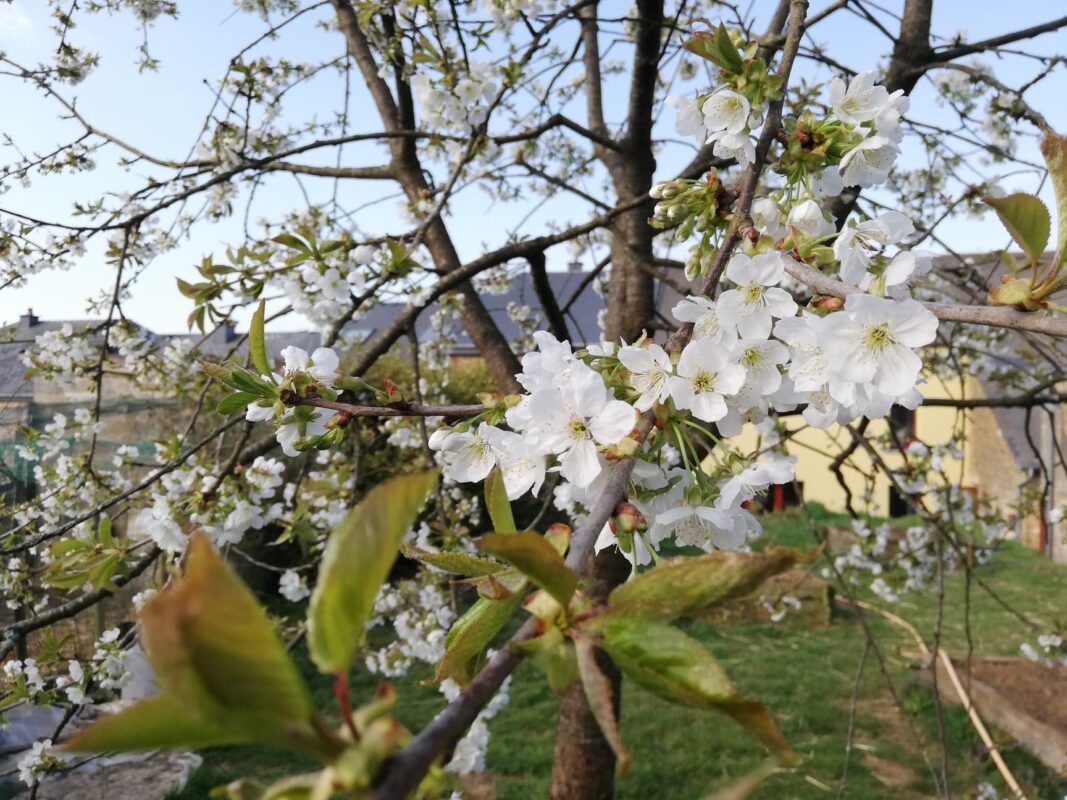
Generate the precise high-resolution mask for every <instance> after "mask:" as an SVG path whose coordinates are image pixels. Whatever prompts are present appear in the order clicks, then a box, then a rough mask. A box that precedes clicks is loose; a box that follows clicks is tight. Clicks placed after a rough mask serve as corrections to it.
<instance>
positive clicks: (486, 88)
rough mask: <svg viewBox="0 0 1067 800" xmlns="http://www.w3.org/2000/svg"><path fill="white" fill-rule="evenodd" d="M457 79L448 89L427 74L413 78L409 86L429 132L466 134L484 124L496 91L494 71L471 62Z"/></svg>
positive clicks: (488, 66)
mask: <svg viewBox="0 0 1067 800" xmlns="http://www.w3.org/2000/svg"><path fill="white" fill-rule="evenodd" d="M457 77H458V80H456V81H455V82H454V84H453V85H451V86H447V85H446V84H445V82H444V81H438V80H435V79H434V78H433V77H431V76H430V75H429V74H428V73H426V72H419V73H416V74H415V75H413V76H412V78H411V86H412V88H413V89H414V90H415V95H416V97H417V99H418V102H419V108H420V109H421V111H422V114H423V117H424V119H425V120H426V124H427V125H428V126H429V127H430V128H433V129H438V130H443V131H450V132H454V133H459V134H465V133H468V132H469V131H470V130H471V129H472V128H475V127H477V126H478V125H481V124H482V123H483V122H485V119H486V116H487V115H488V113H489V104H490V103H491V102H493V100H494V99H495V97H496V94H497V92H498V91H499V88H498V80H499V74H498V70H497V68H496V67H495V66H494V65H493V64H490V63H479V62H477V61H472V62H471V63H470V68H469V69H468V70H466V71H465V72H464V73H462V74H461V75H459V76H457Z"/></svg>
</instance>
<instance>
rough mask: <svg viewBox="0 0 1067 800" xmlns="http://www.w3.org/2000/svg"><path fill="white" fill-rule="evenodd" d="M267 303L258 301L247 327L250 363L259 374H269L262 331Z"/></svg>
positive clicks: (265, 343)
mask: <svg viewBox="0 0 1067 800" xmlns="http://www.w3.org/2000/svg"><path fill="white" fill-rule="evenodd" d="M266 309H267V304H266V303H265V302H264V301H263V300H260V301H259V307H258V308H256V310H255V313H253V314H252V324H251V325H249V327H248V352H249V354H250V355H251V356H252V364H253V365H255V368H256V369H257V370H259V374H260V375H270V361H268V360H267V338H266V334H265V333H264V331H263V324H264V317H265V315H266Z"/></svg>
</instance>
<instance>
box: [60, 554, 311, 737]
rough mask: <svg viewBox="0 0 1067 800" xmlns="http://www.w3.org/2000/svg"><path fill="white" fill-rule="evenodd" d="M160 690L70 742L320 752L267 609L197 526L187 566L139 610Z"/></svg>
mask: <svg viewBox="0 0 1067 800" xmlns="http://www.w3.org/2000/svg"><path fill="white" fill-rule="evenodd" d="M141 624H142V639H143V642H144V645H145V650H146V653H147V656H148V659H149V661H150V662H151V664H152V666H153V668H154V669H155V672H156V676H157V682H158V683H159V685H160V688H161V693H160V694H159V695H156V696H154V697H152V698H149V699H148V700H144V701H142V702H141V703H138V704H136V705H134V706H132V707H130V708H128V709H126V710H124V711H122V712H120V713H118V714H116V715H114V716H111V717H104V718H102V719H100V720H99V721H98V722H96V723H95V724H93V725H92V726H90V727H89V728H87V729H86V730H85V731H84V732H83V733H81V734H79V735H78V736H77V737H76V738H75V739H74V741H73V742H72V743H71V745H70V747H71V748H72V749H77V750H94V751H113V750H115V751H119V750H148V749H153V748H157V747H176V746H183V747H202V746H206V745H211V744H225V743H235V742H262V743H266V744H273V745H276V746H289V747H294V746H295V747H299V748H301V749H304V750H306V751H308V752H311V753H314V754H316V755H319V756H322V757H325V756H326V751H328V750H329V746H328V745H327V744H324V743H323V741H321V740H320V738H319V737H318V735H317V734H316V733H315V731H314V730H313V729H312V727H311V719H312V717H313V715H314V707H313V705H312V702H311V697H310V694H309V693H308V690H307V686H306V685H305V684H304V681H303V679H302V678H301V676H300V673H299V671H298V670H297V668H296V665H295V664H294V663H293V661H292V660H291V659H290V658H289V654H288V652H287V651H286V649H285V647H284V646H283V645H282V643H281V641H280V639H279V638H278V636H277V634H276V632H275V631H274V628H273V627H272V626H271V624H270V621H269V620H268V619H267V615H266V612H265V611H264V609H263V608H262V606H260V605H259V603H257V602H256V599H255V598H254V597H253V596H252V594H251V592H250V591H249V590H248V588H247V587H246V586H245V585H244V584H243V583H241V581H240V580H239V579H238V578H237V576H236V575H235V574H234V573H233V571H232V570H231V569H230V567H229V566H228V565H227V564H226V562H225V561H223V560H222V558H221V557H220V556H219V555H218V553H216V552H215V550H214V549H213V548H212V547H211V544H210V543H209V542H208V540H207V538H206V537H204V536H202V535H197V536H194V537H193V538H192V539H191V540H190V543H189V549H188V552H187V560H186V570H185V574H184V575H183V576H182V577H181V578H180V579H177V580H175V581H174V582H172V583H171V585H170V586H168V587H167V588H166V589H165V590H163V591H162V592H160V593H159V594H158V595H157V596H156V597H154V598H153V599H152V600H151V601H149V603H148V604H147V605H146V606H145V608H144V610H143V611H142V612H141Z"/></svg>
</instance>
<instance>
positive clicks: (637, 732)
mask: <svg viewBox="0 0 1067 800" xmlns="http://www.w3.org/2000/svg"><path fill="white" fill-rule="evenodd" d="M815 517H816V520H817V524H819V525H826V524H832V523H835V522H840V521H842V520H841V518H835V517H833V516H831V515H827V514H825V513H820V511H819V510H818V509H816V510H815ZM765 523H766V527H767V531H768V536H767V540H768V541H774V542H777V543H781V544H788V545H792V546H798V547H808V546H810V545H811V544H812V543H813V539H812V535H811V530H810V527H809V522H808V517H807V516H806V515H804V514H801V513H798V512H793V513H787V514H779V515H776V516H773V517H768V518H766V520H765ZM819 566H820V565H819V564H817V565H816V567H815V568H816V569H818V568H819ZM980 577H981V578H982V579H983V580H984V581H985V582H986V583H987V584H988V585H989V586H990V587H991V588H993V589H994V590H995V591H996V592H997V593H998V594H999V595H1000V597H1001V598H1002V600H1004V601H1005V602H1006V603H1007V604H1008V605H1010V606H1012V607H1014V608H1016V609H1018V610H1021V611H1023V612H1024V613H1025V614H1026V615H1027V616H1028V617H1030V618H1031V619H1033V620H1034V621H1035V622H1037V623H1038V624H1040V625H1041V626H1043V627H1044V628H1045V629H1046V630H1050V629H1053V628H1056V627H1058V625H1057V623H1059V622H1061V621H1062V616H1063V614H1064V611H1063V609H1067V568H1064V567H1059V566H1055V565H1052V564H1049V563H1048V562H1046V561H1045V560H1044V559H1043V558H1042V557H1041V556H1040V555H1039V554H1038V553H1036V552H1034V551H1030V550H1027V549H1024V548H1022V547H1021V546H1018V545H1015V544H1010V543H1009V544H1006V545H1004V546H1003V548H1002V549H1001V551H1000V552H998V553H997V555H996V556H995V559H994V562H993V563H992V564H991V565H990V566H988V567H985V568H983V570H982V571H981V573H980ZM965 595H966V587H965V581H964V579H963V576H962V575H952V576H950V577H949V578H948V579H947V580H946V591H945V598H944V623H943V639H942V641H943V642H944V646H945V647H946V648H947V649H948V650H949V651H950V652H952V653H953V654H957V653H960V654H962V653H965V652H966V649H967V646H968V645H967V641H968V635H969V638H970V641H971V642H972V643H973V647H974V652H975V653H976V654H979V655H1015V654H1017V653H1018V647H1019V644H1020V643H1021V642H1023V641H1028V640H1033V639H1034V638H1035V636H1036V634H1032V633H1030V632H1029V631H1028V630H1027V629H1026V628H1025V627H1024V626H1023V625H1022V624H1021V623H1020V621H1019V620H1018V619H1017V618H1016V617H1015V616H1014V615H1013V614H1012V613H1011V612H1010V611H1008V610H1006V609H1005V608H1004V607H1003V606H1002V605H1001V604H1000V603H998V602H997V601H995V600H994V599H992V598H991V597H990V596H989V595H988V594H987V593H986V592H985V591H983V590H982V589H980V588H979V587H978V586H976V585H972V586H971V591H970V600H969V608H970V613H969V618H970V630H969V632H968V627H967V625H966V624H965V616H966V615H965V613H964V612H965V608H967V606H968V601H967V599H966V596H965ZM858 596H859V597H861V598H863V599H867V600H871V599H872V598H871V597H870V596H869V595H866V594H864V593H863V592H859V593H858ZM892 610H893V611H894V612H895V613H897V614H899V615H901V616H903V617H905V618H906V619H908V620H909V621H910V622H911V623H912V624H914V625H916V626H917V627H918V628H919V630H920V631H921V632H922V633H923V635H924V636H925V637H927V639H928V641H929V640H930V637H931V634H932V631H933V626H934V623H935V617H936V599H935V596H934V595H933V594H932V593H918V594H911V595H905V596H904V597H903V598H902V600H901V602H900V603H899V604H897V605H896V606H894V607H893V608H892ZM868 619H869V624H870V625H871V627H872V629H873V630H874V631H875V632H876V634H877V638H878V642H879V649H880V651H881V653H882V655H883V656H884V659H885V665H886V669H887V671H888V672H889V674H890V676H891V677H892V679H893V682H894V684H895V687H896V690H897V692H898V696H899V697H900V698H901V701H902V704H903V706H904V712H903V713H901V712H899V711H898V710H897V708H896V706H895V704H894V703H893V702H892V699H891V696H890V694H889V693H888V691H887V689H886V681H885V678H884V677H883V675H882V673H881V670H880V666H879V661H878V659H877V658H876V656H875V654H874V652H873V651H872V652H871V653H870V654H869V655H868V658H867V661H866V669H865V671H864V675H863V679H862V680H861V681H860V684H859V691H858V703H857V708H856V714H855V722H854V736H853V739H854V741H855V742H856V743H857V746H856V747H855V748H854V749H853V752H852V756H851V763H850V766H849V771H848V780H847V784H846V789H845V792H844V796H845V797H850V798H864V799H868V798H869V799H870V800H879V799H881V798H886V799H887V800H888V799H889V798H920V797H930V796H933V794H934V791H933V787H934V784H933V780H932V777H931V772H930V769H931V767H930V765H932V766H933V768H935V769H940V761H941V750H940V746H939V744H938V738H937V732H936V731H937V728H936V723H935V706H934V702H933V697H932V691H931V690H930V688H929V687H928V686H927V685H926V684H925V683H924V682H922V681H921V680H919V675H918V672H917V670H916V668H915V663H914V651H915V647H914V644H913V642H912V641H911V640H910V638H909V637H908V636H907V634H905V633H903V632H902V631H901V630H899V629H898V628H896V627H894V626H892V625H890V624H888V623H887V622H885V621H883V620H882V619H881V618H880V617H877V616H869V617H868ZM687 630H688V631H689V632H690V633H691V634H692V635H694V636H696V637H698V638H699V639H701V640H702V641H703V642H704V643H705V644H706V645H707V646H708V647H709V648H710V649H711V650H712V651H713V652H714V653H715V654H716V656H717V657H718V658H719V659H720V660H721V661H722V663H723V664H724V666H725V667H726V669H727V671H728V672H729V673H730V675H731V676H732V678H733V679H734V681H735V682H736V683H737V684H738V686H739V687H740V688H741V689H742V690H743V691H745V692H747V693H750V694H752V695H755V696H758V697H760V698H761V699H762V700H763V701H764V702H765V703H766V704H767V705H768V706H769V707H770V708H771V710H772V711H773V712H774V714H775V715H776V717H777V718H778V720H779V723H780V725H781V727H782V730H783V732H784V733H785V735H786V737H787V738H788V739H789V740H790V742H791V743H792V744H793V746H794V748H795V749H796V750H797V752H798V753H799V754H800V755H801V756H802V757H803V758H804V763H803V764H802V765H801V766H800V767H799V768H797V769H794V770H789V771H783V772H780V773H778V774H775V775H774V776H772V777H771V778H770V779H769V780H768V781H767V782H766V783H765V784H764V786H763V787H762V788H761V789H760V790H759V791H758V792H757V793H756V794H755V795H754V797H757V798H763V800H771V799H772V798H773V799H774V800H780V799H781V798H797V799H798V800H799V799H800V798H833V797H835V796H836V793H837V791H838V786H839V783H840V777H841V773H842V770H843V766H844V761H845V742H846V738H847V731H848V727H849V716H850V714H849V709H850V702H849V699H850V695H851V693H852V689H853V685H854V682H855V679H856V672H857V666H858V664H859V661H860V658H861V656H862V653H863V650H864V646H865V638H864V636H863V633H862V629H861V627H860V625H859V621H858V619H857V618H856V616H855V613H854V612H852V611H848V610H846V611H840V610H839V611H838V612H837V613H836V615H835V618H834V621H833V623H832V624H831V625H830V626H829V627H826V628H812V627H810V626H808V625H806V624H804V623H803V622H800V621H792V620H790V619H789V618H787V619H786V620H785V621H783V622H780V623H777V624H756V623H745V624H738V625H731V626H721V627H714V626H712V625H709V624H705V623H698V622H693V623H690V624H688V626H687ZM305 666H306V664H305ZM429 675H430V670H429V668H425V669H420V670H416V671H414V672H413V673H412V674H411V675H409V676H408V677H406V678H405V679H403V680H401V681H398V682H397V686H398V689H399V691H400V698H401V700H400V704H399V706H398V709H397V716H398V718H399V719H400V720H401V721H402V722H403V723H405V724H406V725H408V726H410V727H413V728H417V727H419V726H420V725H422V724H424V723H425V722H426V721H427V720H428V719H430V718H431V717H432V715H433V714H434V713H435V712H436V711H437V710H438V709H439V708H440V707H441V705H442V702H443V701H442V699H441V697H440V695H439V694H438V693H437V691H436V690H435V689H434V688H433V687H431V686H420V685H419V683H420V681H422V680H425V679H426V678H427V677H429ZM309 677H310V670H309ZM377 680H378V679H377V678H376V677H375V676H373V675H368V674H366V673H357V674H356V675H354V676H353V680H352V687H353V689H352V690H353V698H354V700H355V701H356V702H358V698H360V697H361V696H366V695H368V694H369V693H370V692H371V691H372V689H373V687H374V686H375V685H376V684H377ZM313 682H314V685H315V687H316V692H318V693H320V694H321V697H320V700H321V703H320V704H321V705H322V706H323V707H328V706H330V705H331V702H332V697H331V695H330V687H329V685H328V682H326V681H323V680H321V679H313ZM556 707H557V702H556V700H555V698H554V697H553V696H552V695H551V693H550V692H549V691H548V690H547V688H546V687H545V683H544V680H543V678H542V676H541V674H540V673H539V672H538V671H537V669H536V668H534V667H533V666H532V665H529V664H523V665H522V666H521V667H520V668H519V670H518V671H517V672H516V674H515V676H514V679H513V682H512V686H511V701H510V703H509V704H508V705H507V707H506V708H505V709H504V710H503V711H501V712H500V714H499V715H498V716H497V717H496V718H495V719H494V720H493V722H492V723H491V725H490V728H491V731H492V739H491V742H490V747H489V754H488V764H489V769H490V770H491V771H492V773H493V776H494V779H495V783H496V789H497V793H498V797H500V798H501V799H502V800H523V799H525V798H544V797H546V796H547V782H548V774H549V771H550V768H551V758H552V746H553V736H554V724H555V715H556ZM944 728H945V739H946V743H947V745H948V747H947V749H948V754H949V755H948V760H949V773H950V777H951V781H952V785H953V796H954V797H962V798H966V797H973V796H974V793H975V787H976V786H977V784H978V783H979V781H982V780H989V781H991V782H992V783H993V784H994V786H997V787H998V788H999V789H1000V790H1001V791H1004V789H1003V786H1002V784H1001V781H1000V779H999V776H998V775H997V773H996V770H995V769H994V768H993V766H992V763H991V762H990V761H989V759H988V758H987V757H986V756H985V755H984V754H983V749H982V747H981V745H980V742H979V740H978V737H977V735H976V734H975V733H974V730H973V728H972V727H971V725H970V722H969V721H968V720H967V718H966V715H965V714H964V713H963V711H962V710H961V709H959V708H958V707H945V708H944ZM622 735H623V739H624V740H625V742H626V745H627V747H628V748H629V749H630V751H631V753H632V754H633V757H634V763H633V765H632V768H631V771H630V774H629V775H628V776H627V777H626V778H625V779H623V780H620V781H619V783H618V791H617V796H618V797H619V798H621V799H625V798H631V799H632V800H637V798H653V797H655V798H659V797H664V798H672V799H673V798H677V799H678V800H684V799H685V798H703V797H705V796H706V795H708V794H709V793H712V792H714V791H715V790H716V789H717V788H721V787H723V786H725V785H727V784H729V783H730V781H731V780H733V779H736V778H738V777H739V776H742V775H744V774H746V773H747V772H749V771H751V770H753V769H755V768H756V767H757V766H759V765H760V764H761V763H762V762H763V761H764V759H765V758H766V755H765V753H764V751H763V750H762V749H761V748H760V747H759V746H758V745H756V744H754V743H752V742H751V741H749V740H748V739H747V738H746V736H745V735H744V734H743V733H742V732H741V730H740V729H739V728H738V727H737V726H735V725H734V723H733V722H732V721H730V720H729V719H727V718H725V717H721V716H718V715H713V714H708V713H705V712H698V711H694V710H691V709H687V708H682V707H679V706H673V705H669V704H667V703H665V702H663V701H661V700H659V699H658V698H656V697H653V696H651V695H649V694H648V693H646V692H645V691H643V690H641V689H639V688H636V687H634V686H632V685H627V686H626V687H625V688H624V694H623V711H622ZM998 744H999V745H1001V746H1002V748H1003V752H1004V755H1005V758H1006V759H1007V761H1008V763H1009V765H1010V766H1011V768H1012V770H1013V771H1014V772H1015V774H1016V777H1017V778H1019V780H1020V781H1021V782H1022V783H1023V785H1024V788H1026V789H1027V791H1028V796H1029V797H1031V798H1048V799H1049V800H1052V799H1053V798H1055V800H1059V799H1060V798H1062V797H1064V795H1065V793H1067V780H1064V779H1060V778H1058V777H1057V776H1055V775H1051V774H1049V773H1048V772H1047V771H1046V770H1045V769H1044V768H1042V767H1041V765H1040V764H1038V763H1037V762H1036V761H1034V760H1033V759H1032V758H1030V757H1029V756H1028V755H1027V754H1025V753H1023V752H1021V751H1020V750H1019V749H1018V748H1016V747H1015V746H1013V743H1012V742H1011V741H1009V740H1004V739H1003V738H1002V737H1001V739H999V740H998ZM924 753H925V754H926V759H927V760H928V762H929V764H928V763H927V760H924V755H923V754H924ZM203 755H204V765H203V767H202V768H201V769H200V770H199V771H198V772H196V773H195V774H194V776H193V779H192V781H191V782H190V784H189V786H188V787H187V788H186V789H185V790H184V791H183V792H181V793H180V794H177V795H173V796H172V800H202V799H203V798H207V797H208V793H209V791H210V789H211V788H212V787H214V786H217V785H219V784H221V783H225V782H227V781H230V780H233V779H235V778H237V777H241V776H255V777H258V778H261V779H269V778H272V777H277V776H281V775H285V774H290V773H292V772H296V771H300V770H304V769H310V768H313V767H314V765H313V764H311V763H309V762H307V761H305V760H303V759H301V758H299V757H295V756H293V755H291V754H288V753H285V752H277V751H268V750H266V749H264V748H257V747H227V748H214V749H210V750H206V751H204V753H203ZM879 778H881V780H880V779H879ZM887 784H889V785H887Z"/></svg>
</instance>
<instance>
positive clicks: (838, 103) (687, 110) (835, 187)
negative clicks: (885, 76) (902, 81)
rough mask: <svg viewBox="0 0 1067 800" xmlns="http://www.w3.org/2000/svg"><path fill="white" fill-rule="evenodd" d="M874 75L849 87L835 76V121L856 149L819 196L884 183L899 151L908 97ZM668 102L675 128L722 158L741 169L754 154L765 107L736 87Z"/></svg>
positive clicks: (860, 78)
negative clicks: (848, 131)
mask: <svg viewBox="0 0 1067 800" xmlns="http://www.w3.org/2000/svg"><path fill="white" fill-rule="evenodd" d="M875 77H876V76H875V73H874V72H873V71H872V72H864V73H860V74H859V75H857V76H856V77H855V78H853V79H852V81H851V82H850V83H848V84H847V85H846V84H845V82H844V81H843V80H842V79H841V78H834V79H833V80H832V81H831V82H830V85H829V88H828V95H829V97H828V105H829V107H830V109H831V111H832V113H833V118H834V119H835V120H836V121H837V122H839V123H843V124H844V125H845V126H848V128H850V129H851V131H852V132H853V134H855V141H854V143H853V145H852V147H851V148H850V149H849V150H848V152H847V153H845V155H844V156H843V157H842V158H841V161H840V164H839V165H836V166H835V167H833V168H831V169H832V171H831V170H828V171H827V172H826V173H825V174H824V175H822V176H820V177H821V179H822V181H823V182H824V184H825V185H824V186H822V187H821V190H820V191H818V192H816V193H817V194H820V195H821V196H826V195H829V194H836V193H838V192H839V191H840V190H841V189H842V188H843V187H844V186H863V187H868V186H875V185H877V184H879V183H882V182H883V181H885V179H886V177H887V176H888V175H889V170H890V169H891V168H892V166H893V163H894V162H895V161H896V158H897V155H899V153H900V141H901V139H902V133H901V130H900V119H901V117H902V116H903V114H904V112H905V111H907V109H908V102H909V101H908V98H907V97H905V96H904V92H903V91H901V90H898V91H896V92H893V93H892V94H890V93H889V92H888V91H887V90H886V88H885V87H884V86H882V85H880V84H876V83H875ZM667 103H668V104H669V105H671V106H673V107H674V108H675V109H676V111H677V118H676V121H675V128H676V130H677V131H678V133H680V134H682V135H683V136H693V137H694V138H695V139H696V140H697V142H698V143H702V144H703V143H707V144H713V150H714V154H715V155H716V156H718V157H719V158H732V159H735V160H736V161H737V162H738V163H739V164H740V165H741V166H747V165H749V164H751V163H752V161H753V160H754V159H755V156H756V145H755V140H754V135H755V133H756V131H758V129H759V128H760V127H761V126H762V125H763V121H764V115H765V109H764V108H753V106H752V102H751V101H750V100H749V98H748V97H746V96H745V95H743V94H740V93H738V92H736V91H734V90H733V89H730V88H727V87H722V88H719V89H718V90H717V91H715V92H713V93H711V94H710V95H709V94H705V95H700V96H698V97H697V98H696V99H688V98H685V97H680V96H672V97H669V98H668V99H667Z"/></svg>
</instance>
